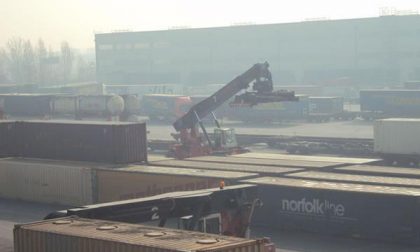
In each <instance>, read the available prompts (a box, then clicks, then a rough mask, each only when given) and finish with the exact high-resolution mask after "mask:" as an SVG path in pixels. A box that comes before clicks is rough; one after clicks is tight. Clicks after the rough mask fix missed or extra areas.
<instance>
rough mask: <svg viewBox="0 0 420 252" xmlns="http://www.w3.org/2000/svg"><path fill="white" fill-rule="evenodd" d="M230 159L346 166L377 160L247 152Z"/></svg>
mask: <svg viewBox="0 0 420 252" xmlns="http://www.w3.org/2000/svg"><path fill="white" fill-rule="evenodd" d="M231 157H240V158H243V157H245V158H262V159H286V160H296V161H316V162H336V163H346V164H367V163H372V162H375V161H379V159H372V158H348V157H328V156H305V155H290V154H280V153H261V152H247V153H243V154H238V155H232V156H231Z"/></svg>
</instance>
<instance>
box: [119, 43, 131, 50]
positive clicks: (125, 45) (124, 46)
mask: <svg viewBox="0 0 420 252" xmlns="http://www.w3.org/2000/svg"><path fill="white" fill-rule="evenodd" d="M131 48H132V45H131V44H128V43H124V44H117V45H116V49H117V50H130V49H131Z"/></svg>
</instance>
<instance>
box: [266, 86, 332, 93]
mask: <svg viewBox="0 0 420 252" xmlns="http://www.w3.org/2000/svg"><path fill="white" fill-rule="evenodd" d="M274 89H275V90H290V91H294V92H295V94H303V95H309V96H321V95H323V94H324V90H323V89H324V87H323V86H315V85H305V86H298V85H290V86H283V85H282V86H277V85H275V86H274Z"/></svg>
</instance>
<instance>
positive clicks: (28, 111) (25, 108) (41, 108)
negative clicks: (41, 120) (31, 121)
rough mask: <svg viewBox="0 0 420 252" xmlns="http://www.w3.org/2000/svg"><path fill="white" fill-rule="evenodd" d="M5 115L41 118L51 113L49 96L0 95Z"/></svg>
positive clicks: (50, 97)
mask: <svg viewBox="0 0 420 252" xmlns="http://www.w3.org/2000/svg"><path fill="white" fill-rule="evenodd" d="M0 100H3V110H4V113H5V114H6V115H12V116H37V117H43V116H47V115H50V114H51V112H52V105H51V100H52V96H51V95H37V94H19V95H16V94H10V95H0Z"/></svg>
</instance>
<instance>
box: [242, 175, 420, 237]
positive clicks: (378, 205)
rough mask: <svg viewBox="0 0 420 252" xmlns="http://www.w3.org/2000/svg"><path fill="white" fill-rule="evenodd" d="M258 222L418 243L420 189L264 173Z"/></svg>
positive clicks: (255, 223) (286, 227)
mask: <svg viewBox="0 0 420 252" xmlns="http://www.w3.org/2000/svg"><path fill="white" fill-rule="evenodd" d="M243 182H244V183H247V184H249V183H251V184H257V185H259V188H260V199H261V200H262V201H263V202H264V206H263V207H262V208H259V209H257V210H256V213H255V215H254V218H253V223H254V225H255V226H264V227H271V228H274V229H283V230H303V231H309V232H316V233H324V234H329V235H341V236H351V237H359V238H367V239H375V240H385V241H394V242H403V243H410V244H419V242H420V215H419V214H420V198H419V196H420V189H416V188H405V187H389V186H372V185H359V184H348V183H332V182H322V181H309V180H303V179H290V178H274V177H263V178H257V179H251V180H245V181H243Z"/></svg>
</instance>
